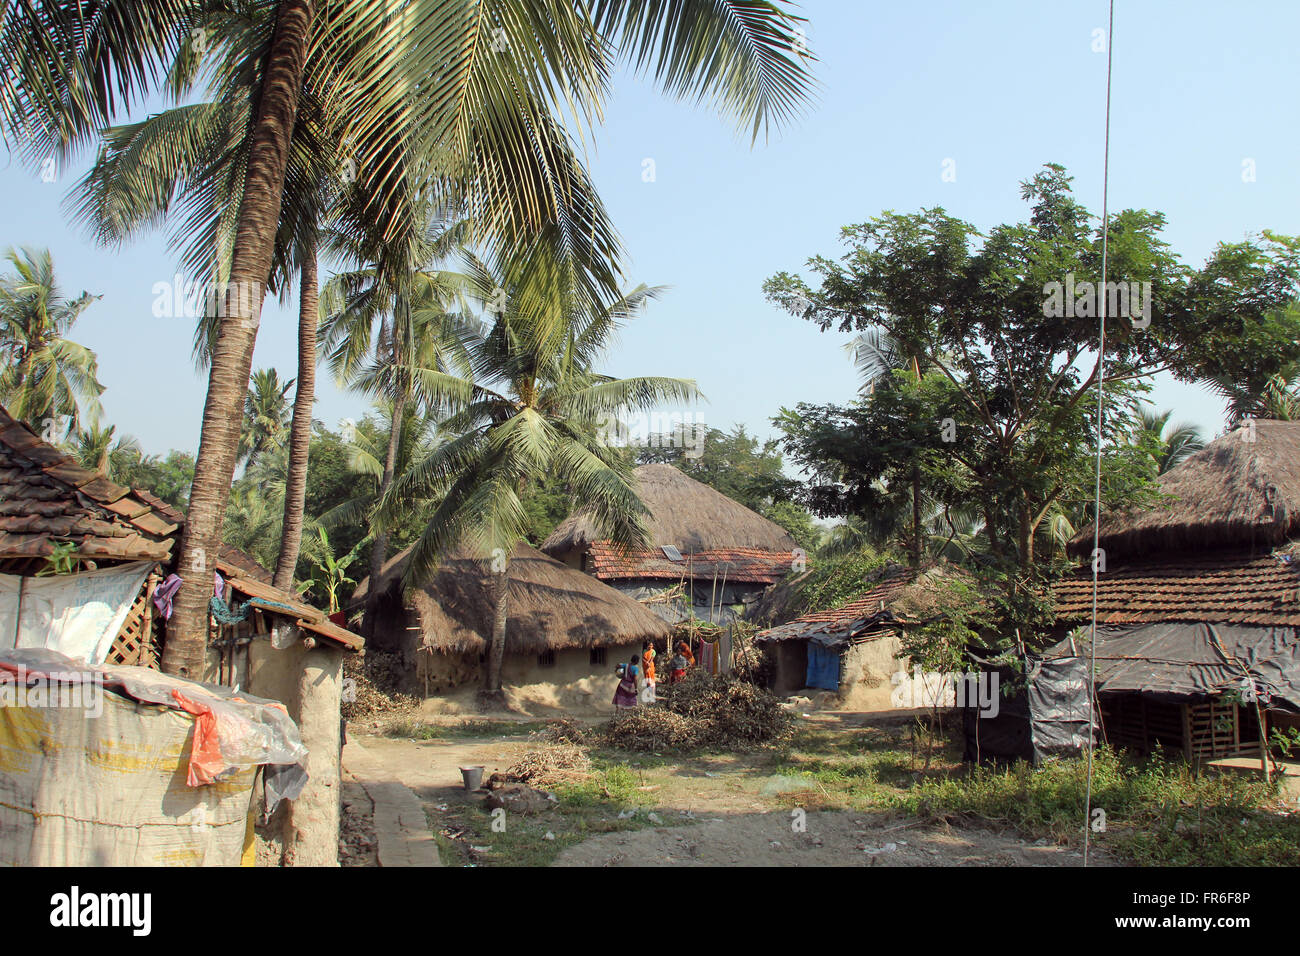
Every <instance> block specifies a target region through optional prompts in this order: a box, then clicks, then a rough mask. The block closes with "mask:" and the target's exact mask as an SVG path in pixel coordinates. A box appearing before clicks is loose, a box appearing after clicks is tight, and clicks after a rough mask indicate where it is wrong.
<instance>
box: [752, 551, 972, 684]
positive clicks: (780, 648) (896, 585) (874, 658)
mask: <svg viewBox="0 0 1300 956" xmlns="http://www.w3.org/2000/svg"><path fill="white" fill-rule="evenodd" d="M949 573H952V572H951V571H950V570H949V569H947V568H946V567H940V568H934V569H931V570H930V571H928V572H925V573H924V574H922V575H921V576H920V577H919V578H918V577H916V576H914V575H913V574H912V572H910V571H909V570H908V569H906V568H903V567H900V566H898V565H890V566H889V567H888V568H886V569H885V570H884V572H883V573H882V574H881V575H880V577H879V578H878V579H877V580H876V581H875V582H874V583H873V584H872V585H871V586H870V587H869V588H868V589H867V590H866V591H865V592H863V593H862V594H860V595H858V596H857V597H855V598H854V599H853V600H851V601H848V602H847V603H845V604H843V605H842V606H840V607H838V608H835V609H833V610H827V611H813V612H809V613H807V614H802V615H799V616H798V617H795V618H794V619H793V620H789V621H786V622H785V623H783V624H779V625H777V626H774V627H770V628H768V629H766V630H763V631H760V632H759V633H758V634H757V635H755V637H754V643H755V645H756V646H757V647H758V648H760V649H762V651H763V653H764V654H765V655H766V657H767V658H768V660H769V662H770V665H771V673H772V689H773V690H774V691H775V692H777V693H780V694H794V693H798V692H800V691H817V690H821V691H831V692H834V693H835V694H837V695H838V696H839V698H840V699H841V701H843V702H844V704H845V705H846V706H851V707H853V708H855V709H861V710H887V709H890V708H891V707H892V706H893V702H892V698H893V696H894V694H895V691H896V690H897V688H898V687H899V686H900V684H899V681H898V677H897V675H900V674H905V675H909V679H910V664H909V663H908V660H907V658H906V656H905V655H904V654H903V652H902V643H901V637H902V633H903V630H904V628H906V627H907V626H908V625H910V624H912V623H915V622H917V621H918V620H920V618H919V617H918V616H917V613H916V609H917V608H918V607H922V606H926V605H927V604H929V603H931V602H930V601H929V600H928V599H927V597H926V596H927V595H928V593H929V592H930V590H931V586H932V584H933V583H934V582H936V581H937V580H940V579H942V577H943V576H945V575H946V574H949ZM909 686H910V685H909ZM919 692H920V688H918V695H919Z"/></svg>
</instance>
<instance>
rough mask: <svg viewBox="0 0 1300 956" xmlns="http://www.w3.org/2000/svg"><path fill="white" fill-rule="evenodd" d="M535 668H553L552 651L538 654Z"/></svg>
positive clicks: (553, 657)
mask: <svg viewBox="0 0 1300 956" xmlns="http://www.w3.org/2000/svg"><path fill="white" fill-rule="evenodd" d="M537 666H538V667H554V666H555V651H553V650H550V651H542V653H540V654H538V655H537Z"/></svg>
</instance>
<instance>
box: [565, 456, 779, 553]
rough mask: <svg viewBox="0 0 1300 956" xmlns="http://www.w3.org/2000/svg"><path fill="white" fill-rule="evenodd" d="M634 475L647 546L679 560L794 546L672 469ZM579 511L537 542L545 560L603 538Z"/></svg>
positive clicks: (651, 468)
mask: <svg viewBox="0 0 1300 956" xmlns="http://www.w3.org/2000/svg"><path fill="white" fill-rule="evenodd" d="M633 475H634V477H635V479H636V490H637V493H638V494H639V495H640V496H641V501H642V502H643V503H644V504H645V506H646V508H648V509H649V511H650V514H649V516H647V518H646V530H647V531H648V532H649V538H650V544H652V545H655V546H656V547H658V546H660V545H665V544H669V545H673V546H674V547H676V548H677V549H678V550H679V551H681V552H682V554H691V553H694V552H697V551H717V550H725V549H729V548H756V549H759V550H763V551H782V552H786V553H787V554H788V553H789V552H790V551H791V550H793V549H794V547H795V542H794V539H793V538H791V537H790V535H788V534H786V531H785V529H784V528H782V527H781V526H780V525H778V524H776V523H775V522H772V521H768V520H767V519H766V518H764V517H763V516H762V515H760V514H757V513H755V512H753V511H750V510H749V509H748V508H746V507H745V506H744V505H742V504H740V503H739V502H736V501H732V500H731V499H730V498H728V497H727V496H726V495H724V494H722V492H720V491H714V490H713V489H712V488H710V487H709V486H708V485H705V484H701V483H700V482H698V481H696V480H695V479H694V478H691V477H689V476H688V475H685V474H683V473H682V472H681V471H680V470H679V469H677V468H674V467H673V466H672V465H642V466H641V467H640V468H637V469H636V470H635V471H634V472H633ZM602 537H603V536H602V534H601V531H600V529H599V528H598V527H597V526H596V523H595V521H593V520H592V517H591V514H590V513H589V512H588V511H586V510H584V509H579V510H578V511H576V512H574V513H573V514H571V515H570V516H569V517H568V518H566V519H564V521H562V522H560V524H559V526H558V527H557V528H556V529H555V530H554V531H553V532H551V536H550V537H549V538H547V539H546V540H545V541H544V542H542V550H543V551H545V552H546V553H547V554H563V553H564V552H566V551H570V550H572V549H574V548H582V547H586V546H587V545H589V544H591V543H593V542H595V541H599V540H600V539H601V538H602Z"/></svg>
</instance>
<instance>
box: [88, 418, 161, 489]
mask: <svg viewBox="0 0 1300 956" xmlns="http://www.w3.org/2000/svg"><path fill="white" fill-rule="evenodd" d="M116 433H117V426H115V425H110V426H109V427H108V428H104V427H103V426H102V425H100V424H99V423H98V422H92V423H91V424H89V425H87V426H85V427H83V428H82V429H81V430H79V431H78V432H77V434H76V437H75V442H74V446H73V455H74V457H75V458H76V459H77V462H78V463H79V464H80V465H81V466H82V467H83V468H89V469H91V470H92V471H97V472H99V473H100V474H101V475H103V476H104V477H105V478H108V479H110V480H113V481H117V480H119V475H120V474H121V473H122V471H123V468H122V466H123V465H125V464H127V463H131V462H141V461H143V460H144V455H143V453H142V451H141V449H140V443H139V441H137V440H136V439H135V438H132V437H131V436H130V435H123V436H122V437H121V438H119V439H117V440H116V441H114V435H116Z"/></svg>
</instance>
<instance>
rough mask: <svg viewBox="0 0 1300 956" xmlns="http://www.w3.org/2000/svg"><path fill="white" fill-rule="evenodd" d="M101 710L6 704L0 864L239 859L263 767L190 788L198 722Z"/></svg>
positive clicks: (1, 730)
mask: <svg viewBox="0 0 1300 956" xmlns="http://www.w3.org/2000/svg"><path fill="white" fill-rule="evenodd" d="M102 705H103V706H102V708H101V713H100V714H99V716H98V717H95V718H89V717H88V716H87V713H86V711H85V710H83V709H80V708H73V707H12V706H11V707H0V866H238V865H239V864H240V861H241V855H242V850H243V848H244V846H245V841H246V839H247V838H248V835H249V834H248V825H249V811H250V808H251V805H252V800H253V784H254V778H255V776H256V774H257V768H256V767H252V766H247V767H239V768H236V769H235V771H234V772H233V773H232V774H230V775H228V776H226V777H223V778H222V779H221V780H219V781H217V782H215V783H212V784H209V785H207V786H203V787H191V786H189V785H188V784H187V783H186V779H185V778H186V770H185V768H186V765H187V764H188V763H189V761H190V752H191V749H192V747H193V742H194V720H193V718H191V717H190V716H188V715H187V714H185V713H183V712H182V711H179V710H172V709H166V708H158V707H139V706H138V705H137V704H136V703H135V702H134V701H132V700H130V699H129V698H125V697H122V696H119V695H117V694H111V693H110V694H106V695H104V699H103V701H102Z"/></svg>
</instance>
